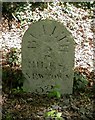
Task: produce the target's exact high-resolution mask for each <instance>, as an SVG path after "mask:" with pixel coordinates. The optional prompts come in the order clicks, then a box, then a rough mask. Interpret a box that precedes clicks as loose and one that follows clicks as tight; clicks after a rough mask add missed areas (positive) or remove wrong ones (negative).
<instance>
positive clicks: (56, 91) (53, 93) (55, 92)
mask: <svg viewBox="0 0 95 120" xmlns="http://www.w3.org/2000/svg"><path fill="white" fill-rule="evenodd" d="M59 88H60V86H59V85H55V86H52V90H51V91H50V92H49V93H48V96H49V97H56V98H57V99H59V98H61V93H60V91H59Z"/></svg>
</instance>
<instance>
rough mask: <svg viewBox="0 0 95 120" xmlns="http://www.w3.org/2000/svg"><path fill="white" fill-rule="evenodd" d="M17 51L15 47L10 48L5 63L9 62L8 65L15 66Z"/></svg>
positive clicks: (17, 56)
mask: <svg viewBox="0 0 95 120" xmlns="http://www.w3.org/2000/svg"><path fill="white" fill-rule="evenodd" d="M18 54H19V52H18V51H17V49H16V48H11V49H10V50H9V52H8V53H7V55H6V61H7V64H9V66H10V67H13V66H16V65H17V64H18V62H19V55H18Z"/></svg>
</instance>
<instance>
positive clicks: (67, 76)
mask: <svg viewBox="0 0 95 120" xmlns="http://www.w3.org/2000/svg"><path fill="white" fill-rule="evenodd" d="M73 66H74V40H73V38H72V35H71V34H70V33H69V32H68V31H67V29H66V28H65V27H64V26H63V25H62V24H61V23H58V22H56V21H53V20H42V21H39V22H36V23H34V24H31V26H30V27H29V29H28V30H27V31H26V33H25V35H24V37H23V41H22V71H23V74H24V76H25V78H26V79H25V81H24V85H23V88H24V90H26V91H27V92H34V93H40V94H44V93H47V92H48V91H51V90H52V88H53V87H54V86H56V85H58V86H59V90H60V92H61V93H62V94H64V93H66V94H67V93H68V94H70V93H72V87H73Z"/></svg>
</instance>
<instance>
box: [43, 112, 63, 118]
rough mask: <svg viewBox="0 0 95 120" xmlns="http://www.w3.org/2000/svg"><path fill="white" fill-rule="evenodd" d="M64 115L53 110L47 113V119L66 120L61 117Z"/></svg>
mask: <svg viewBox="0 0 95 120" xmlns="http://www.w3.org/2000/svg"><path fill="white" fill-rule="evenodd" d="M61 115H62V113H61V112H58V111H57V110H51V111H48V112H46V113H45V117H46V118H47V119H48V118H50V119H55V120H64V119H63V118H62V117H61Z"/></svg>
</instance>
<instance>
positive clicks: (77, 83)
mask: <svg viewBox="0 0 95 120" xmlns="http://www.w3.org/2000/svg"><path fill="white" fill-rule="evenodd" d="M88 83H89V82H88V80H87V78H86V76H85V75H83V74H81V73H79V71H77V72H75V73H74V92H78V91H79V92H84V91H85V90H86V89H87V86H88Z"/></svg>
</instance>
